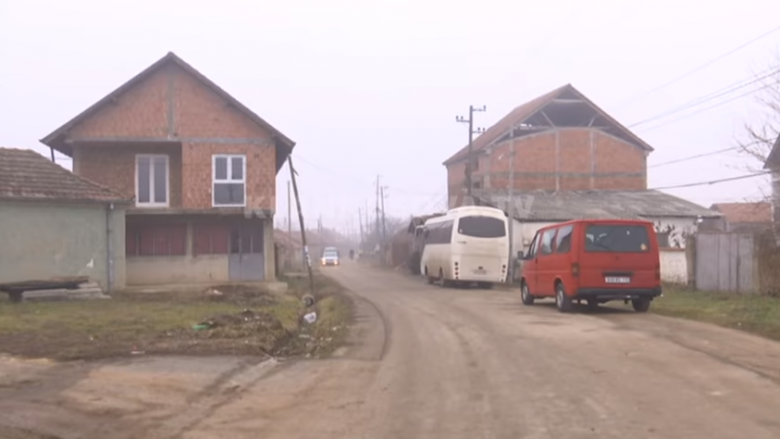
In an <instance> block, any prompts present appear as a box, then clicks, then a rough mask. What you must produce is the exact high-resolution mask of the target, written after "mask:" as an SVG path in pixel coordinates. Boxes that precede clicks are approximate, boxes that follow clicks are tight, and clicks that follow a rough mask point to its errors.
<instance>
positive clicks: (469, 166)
mask: <svg viewBox="0 0 780 439" xmlns="http://www.w3.org/2000/svg"><path fill="white" fill-rule="evenodd" d="M483 111H487V107H486V106H484V105H483V106H482V108H475V107H474V106H473V105H469V117H468V118H465V117H463V116H455V122H460V123H467V124H469V151H468V155H467V156H466V193H467V194H468V195H469V196H471V186H472V184H471V183H472V182H471V174H472V172H473V171H474V157H473V154H474V150H473V147H472V144H473V143H474V134H480V133H484V132H485V130H484V128H478V129H477V130H476V131H475V130H474V113H475V112H483Z"/></svg>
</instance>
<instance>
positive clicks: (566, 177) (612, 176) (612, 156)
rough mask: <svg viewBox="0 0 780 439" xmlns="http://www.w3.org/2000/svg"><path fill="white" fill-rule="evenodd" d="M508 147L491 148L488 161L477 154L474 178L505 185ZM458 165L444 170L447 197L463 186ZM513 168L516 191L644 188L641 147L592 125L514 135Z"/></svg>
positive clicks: (506, 145)
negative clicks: (446, 181) (515, 136)
mask: <svg viewBox="0 0 780 439" xmlns="http://www.w3.org/2000/svg"><path fill="white" fill-rule="evenodd" d="M509 151H510V142H504V143H502V144H499V145H497V146H496V147H495V148H494V152H493V154H492V160H491V158H490V157H483V158H481V160H480V165H479V168H478V170H477V171H475V172H474V176H473V177H474V180H475V181H477V180H482V181H483V182H484V181H489V184H490V187H492V188H495V189H506V188H508V187H509V172H510V154H509ZM502 155H503V158H499V157H501V156H502ZM463 166H464V165H463V163H456V164H453V165H450V166H449V167H448V168H447V174H448V186H449V192H450V196H453V195H454V194H455V193H457V192H456V191H457V190H459V188H461V187H462V186H463V184H464V181H465V176H464V173H463V172H464V171H463ZM514 168H515V179H514V180H515V186H514V187H515V189H517V190H534V189H541V190H590V189H593V190H643V189H647V171H646V169H647V161H646V157H645V153H644V151H643V150H641V149H639V148H638V147H636V146H634V145H631V144H630V143H628V142H625V141H623V140H621V139H618V138H616V137H613V136H611V135H609V134H606V133H603V132H601V131H599V130H595V129H586V128H583V129H576V128H564V129H558V130H556V131H549V132H544V133H540V134H536V135H530V136H527V137H524V138H520V139H516V140H515V163H514ZM488 177H489V178H488Z"/></svg>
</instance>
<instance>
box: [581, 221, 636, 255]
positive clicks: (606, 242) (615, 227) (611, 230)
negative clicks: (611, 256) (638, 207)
mask: <svg viewBox="0 0 780 439" xmlns="http://www.w3.org/2000/svg"><path fill="white" fill-rule="evenodd" d="M649 247H650V240H649V238H648V235H647V228H645V226H639V225H622V224H598V225H595V224H594V225H589V226H588V227H587V228H586V229H585V251H586V252H617V253H633V252H644V251H647V250H648V248H649Z"/></svg>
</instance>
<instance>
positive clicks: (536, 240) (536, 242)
mask: <svg viewBox="0 0 780 439" xmlns="http://www.w3.org/2000/svg"><path fill="white" fill-rule="evenodd" d="M540 239H541V238H540V237H539V234H538V233H537V234H536V236H534V240H533V241H531V245H530V246H529V247H528V257H529V258H533V257H534V256H536V247H537V246H538V245H539V240H540Z"/></svg>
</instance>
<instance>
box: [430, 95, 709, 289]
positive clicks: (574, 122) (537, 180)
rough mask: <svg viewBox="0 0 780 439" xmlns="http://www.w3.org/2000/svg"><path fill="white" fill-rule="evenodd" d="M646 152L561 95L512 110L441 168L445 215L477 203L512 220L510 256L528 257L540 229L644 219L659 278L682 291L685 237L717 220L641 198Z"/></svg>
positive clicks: (659, 197)
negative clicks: (656, 252) (657, 251)
mask: <svg viewBox="0 0 780 439" xmlns="http://www.w3.org/2000/svg"><path fill="white" fill-rule="evenodd" d="M652 151H653V148H652V147H651V146H650V145H648V144H647V143H645V142H644V141H643V140H642V139H640V138H639V137H638V136H637V135H636V134H634V133H633V132H631V131H630V130H629V129H628V128H626V127H625V126H623V125H621V124H620V123H619V122H618V121H616V120H615V119H614V118H612V117H611V116H610V115H608V114H607V113H606V112H604V111H603V110H602V109H600V108H599V107H598V106H597V105H596V104H595V103H593V102H592V101H590V100H589V99H588V98H587V97H585V96H584V95H583V94H582V93H580V92H579V91H578V90H577V89H575V88H574V87H573V86H571V85H570V84H569V85H565V86H563V87H560V88H558V89H556V90H553V91H551V92H549V93H547V94H545V95H542V96H540V97H538V98H536V99H534V100H532V101H530V102H528V103H525V104H523V105H521V106H519V107H517V108H515V109H514V110H513V111H512V112H510V113H509V114H507V115H506V116H505V117H503V118H502V119H501V120H499V121H498V122H497V123H496V124H494V125H493V126H491V127H490V128H488V129H487V130H486V131H485V132H484V133H483V134H482V135H480V136H479V137H477V138H476V139H475V140H474V142H472V148H471V153H469V148H468V147H464V148H462V149H461V150H459V151H458V152H457V153H455V154H454V155H453V156H452V157H450V158H449V159H447V160H446V161H445V162H444V165H445V166H446V167H447V176H448V188H449V191H448V192H449V204H450V208H453V207H457V206H460V205H463V204H468V203H479V204H485V205H491V206H495V207H498V208H501V209H504V210H505V211H506V212H511V214H512V216H513V218H514V226H513V229H512V230H513V249H515V250H516V251H518V250H519V251H527V250H528V246H529V245H530V243H531V240H532V239H533V236H534V235H535V234H536V232H537V231H538V230H539V229H540V228H542V227H545V226H547V225H549V224H554V223H557V222H561V221H568V220H572V219H578V218H641V219H646V220H649V221H652V222H653V223H654V224H655V228H656V232H657V234H658V236H659V243H660V246H661V248H662V255H661V265H662V267H661V272H662V276H663V277H664V279H665V280H667V281H670V282H686V281H687V276H688V270H687V261H686V255H685V251H684V249H685V241H686V239H687V237H688V236H689V235H691V234H693V233H695V232H696V230H697V227H698V224H699V222H700V221H701V220H702V219H705V218H718V217H720V216H721V214H720V213H718V212H716V211H712V210H709V209H706V208H705V207H702V206H698V205H696V204H694V203H691V202H688V201H686V200H682V199H680V198H678V197H675V196H672V195H669V194H666V193H663V192H660V191H655V190H648V188H647V158H648V156H649V154H650V153H651V152H652ZM469 168H470V171H471V185H472V186H471V194H472V195H471V196H467V195H466V194H467V193H468V192H469V191H468V189H469V188H468V187H467V182H468V178H467V170H468V169H469ZM510 189H511V195H512V196H511V197H510Z"/></svg>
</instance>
